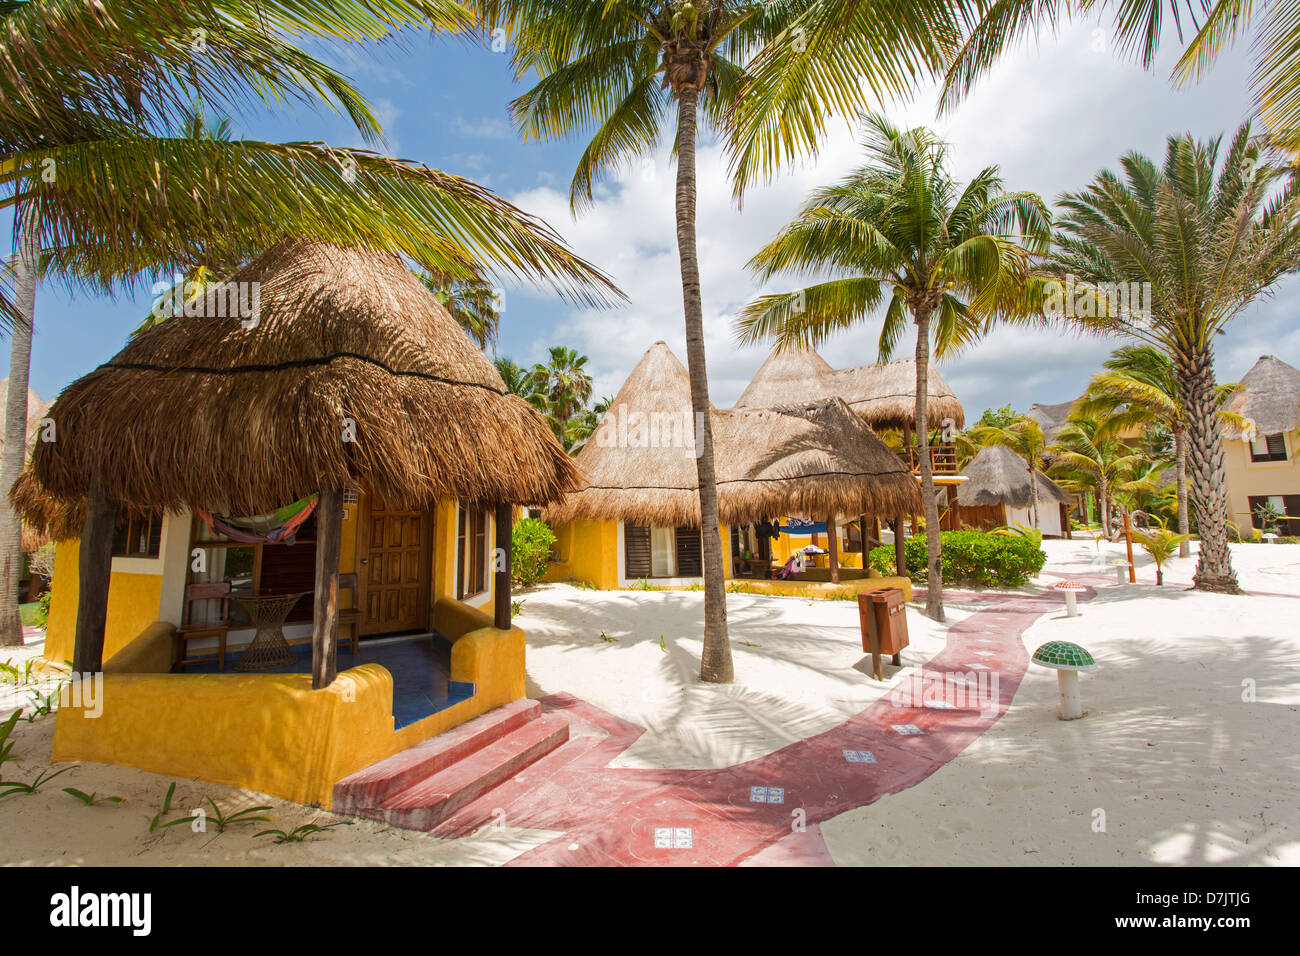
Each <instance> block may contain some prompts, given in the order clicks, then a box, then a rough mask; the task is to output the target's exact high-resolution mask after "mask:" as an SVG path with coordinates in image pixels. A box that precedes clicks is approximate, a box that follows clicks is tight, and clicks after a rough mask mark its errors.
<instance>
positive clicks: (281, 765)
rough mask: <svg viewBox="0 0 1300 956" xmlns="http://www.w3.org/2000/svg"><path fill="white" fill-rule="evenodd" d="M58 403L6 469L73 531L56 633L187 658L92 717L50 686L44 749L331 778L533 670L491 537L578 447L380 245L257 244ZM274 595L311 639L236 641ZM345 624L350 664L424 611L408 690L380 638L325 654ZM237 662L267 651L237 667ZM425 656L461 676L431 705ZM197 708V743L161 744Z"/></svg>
mask: <svg viewBox="0 0 1300 956" xmlns="http://www.w3.org/2000/svg"><path fill="white" fill-rule="evenodd" d="M237 302H238V303H239V304H240V306H241V307H239V308H236V307H235V305H234V303H237ZM244 306H251V308H245V307H244ZM48 414H49V416H50V417H51V418H52V419H53V420H54V422H55V425H56V427H57V434H58V441H57V442H50V443H38V444H37V447H36V449H35V454H34V458H33V462H32V464H31V466H30V469H29V471H28V472H27V473H26V474H25V475H24V477H23V479H22V481H21V482H20V483H19V484H18V485H17V486H15V490H14V493H13V499H14V502H15V504H16V505H17V506H18V507H19V508H20V509H21V510H23V511H25V512H26V514H27V515H28V517H29V519H30V520H33V521H35V522H37V523H40V524H42V525H45V526H47V527H49V529H50V530H51V531H52V532H54V533H55V534H56V535H57V536H58V537H60V538H63V539H64V540H62V541H61V542H60V545H59V548H58V562H57V566H56V572H55V585H54V596H53V600H52V606H51V615H50V622H49V630H48V636H47V645H46V647H47V655H48V656H50V657H51V658H52V659H55V660H60V661H61V660H63V659H64V658H65V657H71V658H72V659H73V662H74V669H76V670H77V671H99V670H101V669H102V670H104V671H105V672H107V673H109V674H110V675H113V674H115V673H120V672H121V671H123V670H125V671H129V672H133V673H135V674H137V675H138V674H139V673H140V672H145V673H148V674H157V673H159V672H166V671H168V670H172V669H177V670H179V669H186V670H189V671H191V673H186V674H184V675H181V676H177V675H168V680H169V681H170V682H169V683H164V684H158V685H151V684H148V683H147V682H146V683H145V684H141V683H140V682H138V681H137V682H136V683H132V684H129V685H123V686H121V687H119V688H118V689H117V690H116V691H115V692H114V700H116V701H117V702H118V703H117V704H116V706H113V707H108V706H106V709H105V712H104V715H103V716H102V717H101V719H100V720H96V721H86V720H80V719H77V715H76V714H74V713H64V712H61V713H60V719H59V724H58V731H57V733H56V740H55V758H56V759H92V760H109V761H111V762H120V763H129V764H133V765H135V766H142V767H147V768H149V769H154V770H163V771H165V772H168V773H174V774H182V775H188V776H196V777H201V778H203V779H211V780H218V781H221V782H227V783H235V784H239V785H243V786H252V787H254V788H255V789H260V790H264V791H267V792H271V793H278V794H281V795H286V796H290V797H292V798H294V799H309V800H314V801H316V802H324V803H326V804H328V803H329V801H330V799H331V788H332V786H333V783H334V782H335V781H336V780H338V779H339V777H341V776H343V775H345V774H346V773H350V772H351V771H353V770H356V769H359V768H360V767H361V766H365V765H366V764H368V763H370V762H373V761H374V760H376V759H379V758H380V757H383V756H386V755H387V754H388V753H391V752H394V748H396V749H401V747H404V746H408V745H410V744H411V743H414V742H415V741H416V740H418V739H422V738H423V737H427V736H429V735H431V734H433V733H438V732H440V731H441V730H442V729H445V728H446V727H448V726H453V725H455V724H457V723H460V722H462V721H464V720H467V719H469V718H470V717H473V716H475V715H476V714H479V713H482V712H484V711H485V710H487V709H490V708H492V707H495V706H498V705H500V704H502V703H505V702H507V701H509V700H514V699H517V698H519V697H522V696H523V688H524V678H523V634H522V633H521V632H520V631H519V630H518V629H517V628H512V627H511V624H510V620H509V610H510V594H509V570H508V567H507V568H506V569H504V573H502V572H503V569H502V568H501V567H500V565H499V564H498V563H497V562H494V561H493V560H492V553H493V545H492V542H493V541H494V539H495V542H496V546H497V547H498V548H499V547H501V546H502V542H503V541H504V542H505V545H504V547H505V552H506V553H507V554H508V553H509V535H510V508H511V506H512V505H520V504H532V505H544V504H547V503H550V502H553V501H556V500H557V499H558V498H559V497H560V496H561V495H562V494H563V493H564V492H566V491H568V490H570V489H572V488H574V487H575V486H576V484H577V480H578V473H577V471H576V469H575V468H574V466H573V462H572V460H571V459H570V458H569V457H568V456H567V455H566V454H565V453H564V451H563V449H561V448H560V446H559V445H558V444H557V442H556V441H555V439H554V437H553V435H552V433H551V430H550V428H549V427H548V426H547V424H546V422H545V421H544V420H543V419H542V418H541V417H540V416H539V415H538V413H537V412H536V411H535V410H533V409H532V408H531V407H530V406H529V405H528V404H527V403H526V402H524V401H523V400H522V399H520V398H518V397H516V396H514V395H511V394H509V393H508V392H507V391H506V389H505V386H504V384H503V383H502V381H501V379H500V377H499V376H498V375H497V372H496V370H495V368H494V367H493V365H492V363H491V362H490V361H489V360H488V359H487V358H486V356H484V355H483V353H482V352H480V351H479V350H478V349H476V348H475V347H474V346H473V344H472V343H471V342H470V341H469V339H468V337H467V336H466V335H465V334H464V332H463V331H462V330H461V329H460V327H459V326H458V325H457V324H456V322H455V321H454V320H453V319H452V317H451V316H450V315H449V314H448V313H447V311H446V310H445V309H444V308H443V307H442V306H441V305H440V304H439V303H438V301H437V300H436V299H435V298H434V297H433V296H432V295H431V294H430V293H429V292H428V291H427V290H426V289H425V288H424V287H423V286H422V285H421V283H420V282H419V281H418V280H417V279H416V278H415V277H414V276H413V275H412V274H411V273H410V271H409V270H408V269H407V268H406V267H405V265H404V264H403V263H402V262H401V261H400V260H399V259H398V258H397V257H395V256H392V255H390V254H386V253H376V252H368V251H361V250H356V249H339V248H334V247H328V246H321V245H308V244H299V245H290V246H283V247H279V248H276V249H273V250H271V251H269V252H267V253H266V254H264V255H262V256H261V257H259V258H258V259H256V260H254V261H252V262H251V263H249V264H248V265H247V266H245V267H244V268H242V269H240V270H239V271H237V272H236V273H234V274H233V275H232V276H231V277H230V278H229V280H228V282H227V283H225V284H224V285H223V286H219V287H217V288H216V289H213V290H209V291H208V293H207V294H206V295H205V296H204V297H203V298H202V299H201V300H199V301H198V302H197V303H196V305H195V306H194V307H192V308H191V309H190V310H188V312H187V314H186V315H183V316H176V317H170V318H167V319H166V320H165V321H163V322H161V323H160V324H158V325H156V326H155V327H153V328H151V329H149V330H147V331H145V332H143V333H141V334H139V335H138V336H137V337H135V338H134V339H132V341H131V342H130V343H129V344H128V345H127V346H126V348H124V349H123V350H122V351H121V352H119V353H118V354H117V355H116V356H114V357H113V358H112V359H110V360H109V361H108V362H106V363H104V364H103V365H101V366H100V367H99V368H97V369H95V370H94V371H92V372H90V373H89V374H88V375H85V376H83V377H82V378H80V379H78V380H77V381H76V382H74V383H73V384H71V385H70V386H68V388H67V389H65V390H64V392H63V393H62V394H61V395H60V396H59V398H58V399H57V400H56V401H55V402H54V404H53V405H52V406H51V408H50V409H49V411H48ZM78 539H79V540H78ZM298 594H301V595H302V599H301V600H299V601H298V602H297V604H296V605H295V604H294V603H293V598H294V596H295V595H298ZM284 595H288V597H282V596H284ZM277 600H278V601H279V603H281V604H284V605H286V607H285V608H284V609H283V610H284V613H286V614H288V621H289V624H288V625H286V626H285V627H284V628H283V631H282V632H281V633H282V634H283V635H284V636H287V638H288V640H289V641H293V640H295V639H307V638H310V641H311V654H310V658H309V659H306V658H302V657H299V656H298V655H297V654H296V653H295V652H294V651H293V650H292V648H291V647H288V646H286V645H285V644H284V640H283V637H282V636H280V635H277V634H276V633H275V628H274V626H273V625H274V622H272V626H271V629H270V630H269V631H265V632H264V631H263V630H258V632H257V635H256V638H255V640H254V641H253V642H252V643H251V644H250V645H249V646H248V647H247V648H246V649H244V651H243V656H242V657H240V656H239V655H238V653H237V652H234V651H232V652H230V653H227V640H229V641H230V642H231V643H237V642H239V640H240V639H241V637H242V638H249V637H252V636H253V630H252V623H253V622H254V621H263V622H265V619H266V617H267V616H268V615H270V614H271V613H272V612H271V610H268V609H271V608H273V607H275V608H278V605H277V604H276V603H275V602H276V601H277ZM259 602H261V603H259ZM295 609H296V610H297V612H298V613H297V619H298V620H301V622H302V623H298V624H295V623H293V622H294V621H295V616H294V613H293V612H294V610H295ZM484 609H486V610H484ZM276 613H279V612H278V611H277V612H276ZM279 619H280V620H282V621H283V620H284V619H285V618H284V614H281V615H280V618H279ZM340 624H342V625H343V627H344V628H345V629H346V630H347V631H348V640H349V643H350V645H351V654H350V655H349V659H350V662H351V663H353V664H360V653H361V652H360V649H359V643H358V642H359V639H360V638H365V637H367V636H370V635H381V634H392V633H395V632H396V633H402V632H415V633H416V634H420V633H423V635H424V637H422V638H419V642H420V643H418V646H419V647H420V648H421V651H420V653H421V654H423V655H425V656H426V657H427V659H428V661H429V662H430V664H429V666H430V667H431V668H432V671H431V672H430V673H429V674H427V675H426V674H420V675H407V676H408V677H414V678H415V684H414V685H411V686H415V687H417V688H418V690H419V691H420V694H421V695H422V696H420V697H419V698H418V700H422V701H423V703H418V701H417V705H416V709H415V711H412V710H411V707H410V706H408V705H409V704H410V703H411V702H410V701H407V700H406V699H405V698H404V697H403V694H405V693H406V692H405V691H403V690H402V688H403V687H404V686H407V684H403V682H402V680H399V681H398V682H397V683H396V684H395V683H394V674H393V673H391V672H390V671H389V670H386V669H385V668H384V667H381V666H380V665H379V664H378V663H366V664H361V666H359V667H353V668H352V669H350V670H346V671H344V672H343V673H342V674H340V675H337V676H338V678H339V679H338V680H335V677H336V673H337V666H338V665H337V661H338V660H339V657H340V656H341V655H342V653H343V652H342V651H340V649H339V646H338V645H339V642H338V629H339V626H340ZM494 624H495V627H494V626H493V625H494ZM431 635H432V636H431ZM466 642H468V643H466ZM205 651H206V652H209V653H212V652H215V657H208V658H206V659H205V658H204V657H203V654H204V652H205ZM255 651H256V654H255V653H254V652H255ZM382 653H383V652H382V651H380V650H376V651H374V654H375V655H376V657H375V658H374V659H380V658H381V657H382ZM236 658H238V661H236ZM367 659H371V655H370V653H369V652H368V653H367ZM407 659H408V660H409V658H407ZM101 662H102V663H101ZM227 663H230V664H231V665H232V666H234V667H235V668H236V669H243V668H244V666H245V665H249V666H257V667H260V668H271V669H277V670H279V671H280V673H275V674H260V675H246V676H243V677H241V678H240V682H238V683H231V678H230V677H228V676H226V675H224V674H220V673H217V671H219V670H221V669H224V668H225V667H226V666H227ZM308 665H310V677H309V676H308V674H307V673H306V672H307V670H308ZM396 666H397V665H390V667H396ZM194 671H198V672H197V673H195V672H194ZM203 671H209V672H210V673H204V672H203ZM439 675H441V676H439ZM396 676H399V677H400V676H401V675H396ZM250 681H252V682H253V683H249V682H250ZM439 681H441V686H443V687H447V686H451V687H453V688H455V687H461V688H462V690H460V691H454V692H448V693H447V694H446V695H445V699H443V700H441V702H440V703H439V701H436V700H433V698H432V697H430V696H429V694H430V692H429V691H428V690H427V688H426V686H425V685H427V684H429V682H432V683H433V685H434V686H439V684H438V682H439ZM178 682H179V683H178ZM408 684H409V681H408ZM137 692H138V693H140V694H142V695H144V696H142V697H141V698H140V699H139V700H133V699H131V695H133V694H135V693H137ZM232 694H233V695H235V697H237V698H239V700H238V701H236V700H235V697H230V696H229V695H232ZM340 694H342V695H344V696H345V697H346V698H347V699H349V700H355V701H358V703H357V705H356V706H354V707H352V708H345V709H346V710H348V711H349V714H350V717H349V721H348V722H339V721H338V720H336V719H335V717H333V716H331V715H333V714H334V711H333V710H332V709H331V708H332V707H333V706H334V704H333V703H331V701H334V702H336V698H337V697H338V696H339V695H340ZM358 695H360V696H358ZM414 699H415V698H413V700H414ZM157 707H161V708H162V709H161V710H157V712H156V713H155V708H157ZM439 707H441V709H439ZM259 708H260V709H259ZM421 708H423V709H421ZM250 711H251V716H250ZM340 713H341V712H340ZM404 724H405V725H406V726H403V725H404ZM395 727H396V728H399V729H398V730H397V731H396V732H394V728H395ZM256 728H261V729H260V730H259V729H256ZM266 728H276V729H275V730H274V731H268V730H267V729H266ZM190 731H193V732H199V733H202V736H203V740H202V742H201V744H200V743H199V742H198V741H195V745H194V746H193V747H189V748H184V747H181V746H179V745H178V741H177V739H174V738H175V735H176V734H181V735H182V736H183V734H184V733H186V732H190ZM250 734H251V735H252V737H250V736H249V735H250ZM301 734H310V735H312V737H311V741H310V743H309V741H308V740H307V739H305V738H301V737H300V736H299V735H301ZM169 735H170V738H169ZM322 741H323V742H322ZM214 750H215V751H219V752H216V753H214V752H213V751H214ZM163 755H166V756H163ZM304 761H307V762H308V763H310V766H306V765H305V764H304ZM232 768H235V769H232Z"/></svg>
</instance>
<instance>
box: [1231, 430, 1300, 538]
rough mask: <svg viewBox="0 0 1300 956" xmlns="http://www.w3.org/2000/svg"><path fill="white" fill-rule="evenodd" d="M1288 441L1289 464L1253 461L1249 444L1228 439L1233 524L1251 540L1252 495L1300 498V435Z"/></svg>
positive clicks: (1286, 462) (1291, 433)
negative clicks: (1295, 496)
mask: <svg viewBox="0 0 1300 956" xmlns="http://www.w3.org/2000/svg"><path fill="white" fill-rule="evenodd" d="M1284 437H1285V439H1286V455H1287V460H1286V461H1251V460H1250V445H1249V443H1247V442H1244V441H1241V440H1239V439H1235V440H1233V439H1224V442H1223V465H1224V470H1225V471H1226V473H1227V478H1228V508H1229V510H1230V511H1231V518H1232V520H1233V521H1234V522H1236V524H1237V527H1238V528H1240V529H1241V532H1242V534H1243V535H1245V536H1246V537H1247V538H1249V536H1250V532H1251V527H1252V526H1251V514H1250V501H1249V498H1250V497H1251V496H1252V495H1300V431H1293V432H1290V433H1289V434H1287V435H1286V436H1284Z"/></svg>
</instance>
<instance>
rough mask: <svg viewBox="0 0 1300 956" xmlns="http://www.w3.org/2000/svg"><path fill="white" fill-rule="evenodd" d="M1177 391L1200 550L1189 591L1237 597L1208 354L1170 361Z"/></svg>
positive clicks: (1193, 352)
mask: <svg viewBox="0 0 1300 956" xmlns="http://www.w3.org/2000/svg"><path fill="white" fill-rule="evenodd" d="M1176 363H1177V369H1178V386H1179V389H1180V390H1181V391H1182V399H1183V408H1184V409H1186V411H1187V464H1188V466H1189V467H1188V475H1189V477H1190V479H1191V481H1190V485H1191V487H1190V489H1189V497H1190V498H1191V503H1192V505H1194V506H1195V507H1196V527H1197V531H1198V532H1199V533H1200V539H1201V549H1200V556H1199V558H1198V559H1197V562H1196V574H1195V575H1194V576H1193V578H1192V587H1194V588H1197V589H1198V590H1202V591H1222V592H1224V593H1227V594H1240V593H1241V587H1240V586H1239V585H1238V584H1237V575H1236V573H1235V572H1234V571H1233V570H1232V553H1231V552H1230V551H1229V550H1228V483H1227V476H1226V475H1225V474H1224V468H1223V438H1222V435H1221V434H1220V431H1219V416H1218V410H1219V408H1218V403H1217V402H1216V401H1215V399H1214V355H1213V353H1211V352H1210V350H1209V349H1203V348H1202V349H1192V350H1191V352H1190V354H1181V355H1178V356H1176Z"/></svg>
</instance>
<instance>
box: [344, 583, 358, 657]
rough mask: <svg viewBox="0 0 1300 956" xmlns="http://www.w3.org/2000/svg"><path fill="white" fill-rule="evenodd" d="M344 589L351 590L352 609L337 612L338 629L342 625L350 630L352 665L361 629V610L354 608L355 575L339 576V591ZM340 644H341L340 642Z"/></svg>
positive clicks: (355, 593) (355, 596) (355, 599)
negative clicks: (345, 625) (347, 626)
mask: <svg viewBox="0 0 1300 956" xmlns="http://www.w3.org/2000/svg"><path fill="white" fill-rule="evenodd" d="M344 588H351V589H352V607H350V608H344V609H343V610H341V611H339V627H342V626H343V625H344V624H347V625H349V626H350V627H351V628H352V637H351V640H350V643H351V644H352V657H353V663H356V656H357V646H358V643H357V642H358V640H359V638H360V635H359V634H358V633H357V632H358V631H359V630H360V627H361V609H360V608H359V607H357V606H356V604H357V576H356V574H355V573H354V574H340V575H339V591H340V592H342V591H343V589H344ZM340 643H342V641H341V640H340Z"/></svg>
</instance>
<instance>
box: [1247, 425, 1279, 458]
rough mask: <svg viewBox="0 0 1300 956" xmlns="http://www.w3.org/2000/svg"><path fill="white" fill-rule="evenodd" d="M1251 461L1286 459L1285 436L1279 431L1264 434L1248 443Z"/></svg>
mask: <svg viewBox="0 0 1300 956" xmlns="http://www.w3.org/2000/svg"><path fill="white" fill-rule="evenodd" d="M1250 460H1251V461H1286V438H1285V437H1283V435H1282V433H1281V432H1277V433H1276V434H1273V435H1264V436H1262V437H1260V438H1256V439H1255V440H1254V441H1252V442H1251V443H1250Z"/></svg>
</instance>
